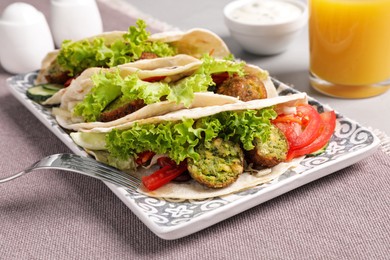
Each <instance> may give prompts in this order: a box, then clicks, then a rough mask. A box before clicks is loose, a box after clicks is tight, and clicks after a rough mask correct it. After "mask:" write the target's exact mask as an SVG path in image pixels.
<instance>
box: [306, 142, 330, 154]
mask: <svg viewBox="0 0 390 260" xmlns="http://www.w3.org/2000/svg"><path fill="white" fill-rule="evenodd" d="M328 145H329V143H327V144H326V145H324V146H323V147H322V148H321V149H318V150H317V151H315V152H312V153H311V154H308V155H307V156H310V157H311V156H317V155H320V154H322V153H324V152H325V151H326V148H327V147H328Z"/></svg>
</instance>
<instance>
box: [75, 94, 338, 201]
mask: <svg viewBox="0 0 390 260" xmlns="http://www.w3.org/2000/svg"><path fill="white" fill-rule="evenodd" d="M313 111H315V108H313V107H311V106H310V105H308V104H307V97H306V94H304V93H300V94H293V95H290V96H279V97H275V98H270V99H263V100H252V101H247V102H238V103H232V104H225V105H218V106H208V107H203V108H191V109H181V110H178V111H174V112H171V113H168V114H165V115H161V116H155V117H150V118H147V119H141V120H136V121H133V122H129V123H125V124H123V125H118V126H115V127H112V128H94V129H91V131H88V132H81V131H79V132H74V133H71V137H72V139H73V140H74V142H75V143H76V144H78V145H79V146H81V147H83V148H84V149H85V150H86V151H87V152H88V153H90V154H92V155H93V156H95V158H96V159H97V160H99V161H102V162H104V163H107V164H110V165H112V166H114V167H117V168H119V169H121V170H123V171H127V172H129V174H133V175H135V176H137V177H139V178H142V182H143V185H142V186H141V188H140V192H143V193H145V194H147V195H149V196H153V197H165V198H180V199H204V198H210V197H216V196H223V195H227V194H231V193H235V192H238V191H241V190H245V189H248V188H251V187H254V186H256V185H260V184H263V183H266V182H269V181H271V180H273V179H274V178H277V177H278V176H279V175H281V174H283V173H284V172H285V171H286V170H288V169H289V168H291V167H295V166H296V165H297V163H299V161H300V160H301V159H302V157H301V156H302V155H305V154H304V153H302V151H304V152H307V153H309V152H310V149H309V150H308V149H307V147H311V148H312V149H311V150H313V149H315V150H317V149H318V147H323V146H324V144H326V142H328V141H329V139H330V137H331V135H332V133H333V130H334V127H335V125H334V124H335V116H334V112H333V111H331V112H323V113H322V114H319V113H317V112H315V113H313ZM294 118H295V119H294ZM317 119H320V121H317ZM299 120H301V121H302V126H303V127H302V129H303V130H302V131H303V132H302V133H301V134H299V135H296V136H295V138H294V139H291V137H292V134H287V133H288V132H287V131H284V130H283V127H282V126H283V124H284V125H285V126H287V125H290V122H293V123H294V124H295V123H296V122H298V121H299ZM277 124H279V125H280V127H279V126H278V125H277ZM316 127H318V128H317V130H315V128H316ZM314 130H315V131H316V134H315V135H313V134H310V135H313V136H314V139H313V140H311V141H308V140H307V139H308V138H309V132H310V133H314V132H313V131H314ZM303 136H305V138H303ZM301 137H302V138H301ZM303 139H306V140H305V141H304V143H303ZM313 145H315V146H316V148H315V147H313ZM292 148H294V149H292ZM291 154H294V156H291ZM156 165H159V166H160V167H161V168H159V169H156ZM140 175H143V176H140ZM186 175H187V176H186ZM183 176H186V177H188V179H187V180H186V181H184V182H181V181H180V180H179V179H180V177H183ZM184 179H185V178H184ZM182 181H183V180H182Z"/></svg>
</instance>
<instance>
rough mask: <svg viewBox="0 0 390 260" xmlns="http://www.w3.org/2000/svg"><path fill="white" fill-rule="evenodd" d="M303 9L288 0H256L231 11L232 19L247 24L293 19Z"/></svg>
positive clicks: (281, 21) (272, 22)
mask: <svg viewBox="0 0 390 260" xmlns="http://www.w3.org/2000/svg"><path fill="white" fill-rule="evenodd" d="M302 12H303V11H302V9H301V8H299V7H298V6H297V5H294V4H293V3H291V2H288V1H282V0H254V1H250V2H248V3H246V4H244V5H242V6H240V7H238V8H236V9H234V10H232V11H231V13H230V15H229V16H230V18H231V19H232V20H235V21H238V22H241V23H246V24H258V25H267V24H276V23H284V22H289V21H292V20H294V19H296V18H298V17H299V16H301V15H302Z"/></svg>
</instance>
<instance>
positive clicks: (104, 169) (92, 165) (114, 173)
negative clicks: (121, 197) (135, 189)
mask: <svg viewBox="0 0 390 260" xmlns="http://www.w3.org/2000/svg"><path fill="white" fill-rule="evenodd" d="M84 166H88V167H89V168H88V170H93V171H94V172H96V173H97V174H99V175H101V176H110V177H112V178H115V179H117V180H125V181H130V182H134V183H135V184H140V180H139V179H137V178H136V177H134V176H132V175H130V174H127V173H125V172H122V171H118V170H117V169H115V168H112V167H109V166H106V165H103V164H97V163H96V161H94V162H89V161H87V162H85V163H84Z"/></svg>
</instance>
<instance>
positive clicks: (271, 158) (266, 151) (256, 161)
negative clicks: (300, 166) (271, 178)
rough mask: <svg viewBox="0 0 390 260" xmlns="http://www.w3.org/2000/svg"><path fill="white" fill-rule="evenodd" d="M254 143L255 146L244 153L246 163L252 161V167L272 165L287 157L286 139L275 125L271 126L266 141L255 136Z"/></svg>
mask: <svg viewBox="0 0 390 260" xmlns="http://www.w3.org/2000/svg"><path fill="white" fill-rule="evenodd" d="M254 145H255V148H254V149H253V150H250V151H248V152H247V153H246V159H247V161H248V163H252V164H253V166H254V167H273V166H275V165H277V164H279V163H280V162H283V161H285V160H286V158H287V152H288V149H289V145H288V141H287V139H286V137H285V135H284V134H283V132H282V131H281V130H279V128H277V127H276V126H273V125H272V126H271V132H270V136H269V138H268V140H267V141H266V142H262V140H261V139H259V138H256V139H255V140H254Z"/></svg>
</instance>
